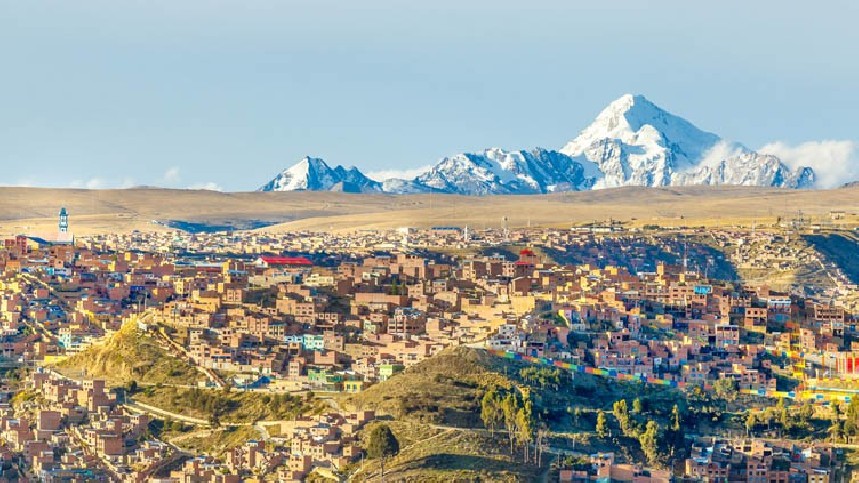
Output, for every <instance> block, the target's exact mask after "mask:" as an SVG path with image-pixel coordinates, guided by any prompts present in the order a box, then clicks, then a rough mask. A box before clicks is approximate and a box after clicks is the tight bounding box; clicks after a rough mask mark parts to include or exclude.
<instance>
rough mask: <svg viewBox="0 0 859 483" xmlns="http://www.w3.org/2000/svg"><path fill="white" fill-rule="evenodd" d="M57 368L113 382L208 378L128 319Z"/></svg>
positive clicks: (174, 381)
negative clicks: (103, 339) (110, 333)
mask: <svg viewBox="0 0 859 483" xmlns="http://www.w3.org/2000/svg"><path fill="white" fill-rule="evenodd" d="M56 369H57V370H58V371H59V372H61V373H64V374H68V375H70V376H73V377H79V376H83V377H84V378H88V379H93V378H98V379H105V380H107V381H108V383H109V384H113V385H118V384H123V383H126V382H129V381H137V382H138V383H143V384H157V383H168V384H194V383H196V382H197V381H200V380H204V379H205V378H204V377H203V376H202V375H201V374H200V373H199V372H197V370H196V369H195V368H194V367H192V366H190V365H189V364H188V363H186V362H184V361H182V360H180V359H178V358H175V357H172V356H171V355H170V354H168V353H167V352H166V351H165V350H164V349H163V348H162V347H161V345H160V344H159V343H158V342H157V341H156V340H155V339H154V338H152V337H150V336H149V335H146V334H145V333H143V331H141V330H140V329H139V328H138V327H137V324H136V323H134V322H126V323H125V324H124V325H123V326H122V328H120V330H118V331H117V332H116V333H114V334H113V335H111V336H110V337H109V338H108V339H107V340H106V341H105V342H103V343H101V344H95V345H93V346H90V347H88V348H87V349H86V350H84V351H83V352H80V353H79V354H75V355H74V356H72V357H70V358H68V359H66V360H64V361H62V362H60V363H59V364H57V367H56Z"/></svg>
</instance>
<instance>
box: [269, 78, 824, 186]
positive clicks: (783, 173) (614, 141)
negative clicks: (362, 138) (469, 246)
mask: <svg viewBox="0 0 859 483" xmlns="http://www.w3.org/2000/svg"><path fill="white" fill-rule="evenodd" d="M814 182H815V174H814V171H813V170H812V169H811V168H809V167H804V166H800V167H798V168H796V169H795V170H792V169H791V168H790V167H788V166H787V165H786V164H785V163H783V162H782V161H781V160H780V159H779V158H777V157H775V156H772V155H765V154H759V153H756V152H755V151H752V150H751V149H748V148H746V147H745V146H743V145H741V144H738V143H729V142H727V141H724V140H722V139H721V138H720V137H719V136H717V135H716V134H713V133H710V132H706V131H702V130H700V129H698V128H697V127H695V126H694V125H693V124H692V123H690V122H689V121H687V120H685V119H683V118H681V117H678V116H675V115H673V114H671V113H668V112H666V111H665V110H663V109H661V108H659V107H657V106H656V105H655V104H653V103H652V102H650V101H649V100H647V99H646V98H645V97H644V96H640V95H632V94H626V95H624V96H621V97H620V98H619V99H617V100H615V101H614V102H612V103H611V104H609V105H608V107H606V108H605V109H603V111H602V112H600V113H599V115H598V116H597V118H596V120H595V121H594V122H593V123H591V124H590V125H589V126H588V127H586V128H585V129H584V130H583V131H582V132H581V133H580V134H579V135H578V136H577V137H576V138H575V139H573V140H572V141H570V142H568V143H567V144H566V145H564V147H563V148H561V149H560V151H552V150H546V149H542V148H535V149H532V150H530V151H525V150H520V151H507V150H504V149H500V148H491V149H486V150H484V151H482V152H478V153H461V154H457V155H454V156H449V157H446V158H443V159H441V160H440V161H439V162H438V163H437V164H435V165H434V166H433V167H432V168H430V169H429V170H428V171H425V172H423V173H422V174H420V175H418V176H416V177H415V178H413V179H409V180H405V179H388V180H385V181H382V182H379V181H374V180H372V179H370V178H368V177H367V176H365V175H364V174H363V173H361V172H360V171H359V170H358V169H357V168H350V169H348V170H347V169H346V168H343V167H342V166H337V167H335V168H333V169H332V168H330V167H329V166H328V165H327V164H325V162H324V161H322V160H321V159H316V158H304V159H303V160H302V161H301V162H300V163H298V164H296V165H294V166H292V167H290V168H288V169H287V170H285V171H284V172H283V173H281V174H279V175H278V176H277V177H276V178H275V179H273V180H272V181H270V182H269V183H268V184H266V185H265V186H263V187H262V188H261V190H263V191H291V190H342V191H351V192H385V193H397V194H406V193H425V192H436V193H455V194H463V195H490V194H534V193H550V192H555V191H577V190H587V189H599V188H612V187H620V186H649V187H659V186H693V185H721V184H729V185H742V186H762V187H780V188H810V187H812V186H813V185H814Z"/></svg>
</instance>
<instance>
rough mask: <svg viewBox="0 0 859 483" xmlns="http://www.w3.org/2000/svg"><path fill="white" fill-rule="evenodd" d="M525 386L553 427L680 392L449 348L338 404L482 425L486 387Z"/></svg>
mask: <svg viewBox="0 0 859 483" xmlns="http://www.w3.org/2000/svg"><path fill="white" fill-rule="evenodd" d="M514 386H515V387H519V388H524V389H526V390H528V392H529V393H530V394H531V395H532V397H533V398H534V403H535V405H536V406H537V409H539V411H540V412H541V413H542V417H543V418H544V419H545V420H547V421H548V422H551V423H553V425H554V426H555V427H558V428H561V429H568V428H570V427H571V426H570V425H571V422H570V419H571V418H570V416H569V412H570V410H571V409H572V408H575V407H580V408H583V409H585V410H588V411H594V410H596V409H605V410H610V409H611V405H612V403H613V402H614V401H615V400H617V399H622V398H630V399H632V398H635V397H641V398H646V399H649V400H651V401H652V403H653V405H660V403H663V402H664V403H665V404H667V402H670V401H676V400H677V398H678V393H677V392H676V391H673V390H670V389H663V388H660V387H657V386H643V385H641V384H631V383H623V382H619V381H614V380H608V379H605V378H600V377H595V376H591V375H588V374H575V375H572V374H571V373H569V372H567V371H563V370H560V369H555V368H537V367H535V366H532V365H530V364H527V363H523V362H519V361H515V360H510V359H502V358H498V357H494V356H492V355H490V354H488V353H487V352H486V351H484V350H481V349H471V348H468V347H453V348H449V349H446V350H444V351H442V352H441V353H439V354H438V355H436V356H434V357H432V358H431V359H428V360H426V361H423V362H421V363H420V364H417V365H415V366H412V367H410V368H408V369H406V370H405V371H404V372H403V373H401V374H398V375H395V376H394V377H392V378H391V379H389V380H388V381H385V382H382V383H379V384H376V385H374V386H371V387H369V388H368V389H367V390H365V391H363V392H360V393H357V394H354V395H349V396H345V397H344V398H343V400H342V404H343V405H344V406H345V407H351V408H356V409H372V410H374V411H377V412H379V413H383V414H388V415H391V416H393V417H395V418H397V419H401V420H406V421H413V422H425V423H432V424H444V425H449V426H457V427H472V428H482V423H481V422H480V401H481V398H482V397H483V395H484V393H485V392H486V390H487V389H488V388H491V387H494V388H501V389H510V388H512V387H514Z"/></svg>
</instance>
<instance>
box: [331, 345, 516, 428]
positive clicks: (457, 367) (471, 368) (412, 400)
mask: <svg viewBox="0 0 859 483" xmlns="http://www.w3.org/2000/svg"><path fill="white" fill-rule="evenodd" d="M501 362H502V361H500V360H498V359H495V358H493V357H492V356H489V355H488V354H487V353H486V352H485V351H480V350H474V349H469V348H466V347H456V348H451V349H448V350H445V351H443V352H441V353H440V354H438V355H437V356H435V357H433V358H432V359H431V360H429V361H424V362H422V363H420V364H417V365H415V366H412V367H410V368H408V369H406V371H405V372H404V373H402V374H398V375H396V376H394V377H392V378H391V379H389V380H388V381H385V382H383V383H380V384H376V385H375V386H372V387H370V388H368V389H367V390H366V391H363V392H360V393H358V394H354V395H351V396H349V397H347V398H345V399H344V400H343V405H344V406H347V407H355V408H358V409H372V410H374V411H377V412H380V413H384V414H389V415H392V416H395V417H397V418H402V419H407V420H410V421H421V422H430V423H436V424H449V425H459V426H475V425H478V424H479V411H475V408H477V407H479V404H480V399H479V398H480V397H482V395H483V394H482V392H483V390H484V388H486V387H489V386H492V385H494V386H497V387H504V388H509V387H511V386H512V384H513V381H512V380H510V379H509V378H507V377H506V376H504V366H503V364H501Z"/></svg>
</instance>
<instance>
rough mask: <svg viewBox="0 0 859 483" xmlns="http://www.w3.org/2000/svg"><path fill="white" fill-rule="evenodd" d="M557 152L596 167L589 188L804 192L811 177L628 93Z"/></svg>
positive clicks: (776, 159)
mask: <svg viewBox="0 0 859 483" xmlns="http://www.w3.org/2000/svg"><path fill="white" fill-rule="evenodd" d="M561 152H562V153H564V154H567V155H569V156H570V157H572V158H574V159H577V160H582V159H586V160H588V161H591V162H593V163H595V164H596V165H597V166H598V167H599V170H600V172H601V173H602V177H601V178H600V179H599V180H598V181H597V182H596V184H595V188H610V187H617V186H687V185H692V184H742V185H745V186H770V187H791V188H804V187H809V186H810V184H809V180H810V181H811V182H813V178H814V176H813V172H810V170H809V168H799V169H797V170H796V171H794V172H792V171H791V170H790V168H789V167H788V166H787V165H785V164H784V163H782V162H781V161H780V160H779V159H778V158H775V157H773V156H763V155H759V154H757V153H755V152H754V151H752V150H750V149H748V148H745V147H744V146H742V145H740V144H728V143H726V142H725V141H723V140H722V139H721V138H720V137H719V136H717V135H715V134H713V133H709V132H706V131H702V130H700V129H698V128H697V127H695V126H694V125H693V124H692V123H690V122H689V121H687V120H685V119H683V118H681V117H678V116H675V115H673V114H670V113H668V112H666V111H664V110H662V109H661V108H659V107H657V106H656V105H654V104H653V103H652V102H650V101H649V100H647V99H646V98H645V97H644V96H640V95H632V94H626V95H624V96H621V97H620V98H619V99H617V100H615V101H614V102H612V103H611V104H609V105H608V107H606V108H605V109H603V111H602V112H600V113H599V115H598V116H597V118H596V120H595V121H594V122H593V123H592V124H591V125H590V126H588V127H587V128H585V130H584V131H582V132H581V134H579V135H578V136H577V137H576V138H575V139H573V140H572V141H570V142H568V143H567V144H566V145H565V146H564V147H563V148H562V149H561ZM720 155H723V157H720Z"/></svg>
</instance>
